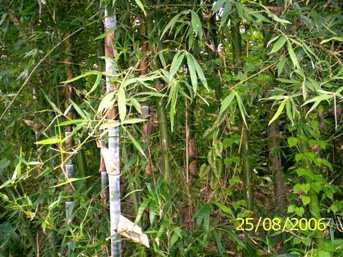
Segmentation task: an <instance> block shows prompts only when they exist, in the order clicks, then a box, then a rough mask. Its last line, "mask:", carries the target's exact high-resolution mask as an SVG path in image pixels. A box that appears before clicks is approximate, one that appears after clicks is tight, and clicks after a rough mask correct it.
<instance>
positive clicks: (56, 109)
mask: <svg viewBox="0 0 343 257" xmlns="http://www.w3.org/2000/svg"><path fill="white" fill-rule="evenodd" d="M42 92H43V95H44V97H45V99H46V100H47V101H48V103H49V104H50V106H51V107H52V109H53V110H54V112H56V113H58V114H59V115H63V112H62V111H61V110H60V109H59V108H58V107H57V106H56V104H55V103H53V102H52V101H51V100H50V98H49V97H48V96H47V95H46V94H45V92H44V91H42Z"/></svg>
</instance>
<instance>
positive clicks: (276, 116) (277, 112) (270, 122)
mask: <svg viewBox="0 0 343 257" xmlns="http://www.w3.org/2000/svg"><path fill="white" fill-rule="evenodd" d="M286 102H287V99H284V100H283V101H282V102H281V104H280V105H279V108H278V109H277V111H276V112H275V114H274V116H273V118H272V119H271V120H270V121H269V123H268V126H270V124H272V123H273V122H274V121H275V120H277V118H279V116H280V115H281V113H282V111H283V109H284V108H285V105H286Z"/></svg>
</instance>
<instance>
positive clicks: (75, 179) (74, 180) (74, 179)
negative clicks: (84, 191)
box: [50, 176, 92, 188]
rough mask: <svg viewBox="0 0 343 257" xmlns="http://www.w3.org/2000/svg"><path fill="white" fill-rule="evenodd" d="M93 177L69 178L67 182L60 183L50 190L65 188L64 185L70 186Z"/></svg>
mask: <svg viewBox="0 0 343 257" xmlns="http://www.w3.org/2000/svg"><path fill="white" fill-rule="evenodd" d="M91 177H92V176H87V177H82V178H68V179H67V180H66V181H64V182H62V183H59V184H57V185H54V186H52V187H50V188H56V187H60V186H64V185H67V184H70V183H73V182H76V181H81V180H86V179H89V178H91Z"/></svg>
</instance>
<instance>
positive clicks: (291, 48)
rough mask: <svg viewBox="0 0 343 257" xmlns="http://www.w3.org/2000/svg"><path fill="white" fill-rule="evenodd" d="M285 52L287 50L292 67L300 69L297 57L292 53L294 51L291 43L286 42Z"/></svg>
mask: <svg viewBox="0 0 343 257" xmlns="http://www.w3.org/2000/svg"><path fill="white" fill-rule="evenodd" d="M287 50H288V54H289V57H290V58H291V60H292V63H293V66H294V67H295V68H298V69H300V65H299V62H298V58H297V56H296V55H295V52H294V49H293V46H292V44H291V42H289V41H287Z"/></svg>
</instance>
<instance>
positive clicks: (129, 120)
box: [121, 118, 146, 125]
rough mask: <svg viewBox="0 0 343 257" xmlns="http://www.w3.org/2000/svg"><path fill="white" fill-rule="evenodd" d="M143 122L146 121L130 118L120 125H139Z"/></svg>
mask: <svg viewBox="0 0 343 257" xmlns="http://www.w3.org/2000/svg"><path fill="white" fill-rule="evenodd" d="M144 121H146V119H140V118H132V119H128V120H124V121H123V122H122V123H121V124H122V125H131V124H136V123H141V122H144Z"/></svg>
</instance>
